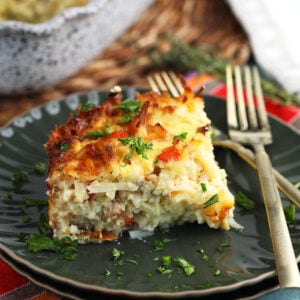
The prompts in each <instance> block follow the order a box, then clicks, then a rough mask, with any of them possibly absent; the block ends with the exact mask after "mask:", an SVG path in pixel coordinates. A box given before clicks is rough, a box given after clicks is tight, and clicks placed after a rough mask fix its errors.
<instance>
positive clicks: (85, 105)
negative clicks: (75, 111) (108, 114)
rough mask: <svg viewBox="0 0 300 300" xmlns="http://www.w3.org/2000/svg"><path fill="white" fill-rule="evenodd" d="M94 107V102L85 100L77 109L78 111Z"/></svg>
mask: <svg viewBox="0 0 300 300" xmlns="http://www.w3.org/2000/svg"><path fill="white" fill-rule="evenodd" d="M95 107H96V105H95V104H94V103H92V102H90V101H87V102H86V103H85V104H83V105H82V106H81V108H80V109H79V112H84V111H87V110H90V109H92V108H95Z"/></svg>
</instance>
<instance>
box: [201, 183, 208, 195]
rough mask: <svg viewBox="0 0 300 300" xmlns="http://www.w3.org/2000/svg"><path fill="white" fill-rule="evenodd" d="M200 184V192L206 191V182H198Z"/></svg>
mask: <svg viewBox="0 0 300 300" xmlns="http://www.w3.org/2000/svg"><path fill="white" fill-rule="evenodd" d="M200 185H201V189H202V192H203V193H204V192H206V191H207V187H206V184H205V183H200Z"/></svg>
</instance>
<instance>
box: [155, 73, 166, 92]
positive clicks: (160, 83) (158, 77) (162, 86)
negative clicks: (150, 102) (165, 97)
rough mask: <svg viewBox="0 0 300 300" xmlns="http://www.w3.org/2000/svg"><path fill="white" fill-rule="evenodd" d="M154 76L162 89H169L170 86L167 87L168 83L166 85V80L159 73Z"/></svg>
mask: <svg viewBox="0 0 300 300" xmlns="http://www.w3.org/2000/svg"><path fill="white" fill-rule="evenodd" d="M153 77H154V79H155V80H156V82H157V85H158V87H159V88H160V90H161V91H167V90H168V88H167V87H166V85H165V83H164V81H163V80H162V78H161V76H160V74H159V73H155V74H154V75H153Z"/></svg>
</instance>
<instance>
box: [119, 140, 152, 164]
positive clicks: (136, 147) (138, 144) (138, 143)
mask: <svg viewBox="0 0 300 300" xmlns="http://www.w3.org/2000/svg"><path fill="white" fill-rule="evenodd" d="M118 140H119V141H120V142H121V143H122V144H123V145H128V146H129V148H130V151H129V153H128V154H126V155H125V157H124V158H125V160H128V159H130V158H131V156H132V154H133V151H135V152H136V153H137V154H139V155H141V156H142V157H143V158H145V159H148V157H147V155H146V151H147V150H150V149H152V147H153V143H152V142H151V141H148V142H146V143H143V141H142V138H141V137H137V138H136V137H134V136H130V137H127V138H119V139H118Z"/></svg>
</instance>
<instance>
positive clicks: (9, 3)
mask: <svg viewBox="0 0 300 300" xmlns="http://www.w3.org/2000/svg"><path fill="white" fill-rule="evenodd" d="M88 2H89V0H0V21H7V20H15V21H21V22H27V23H42V22H45V21H47V20H49V19H51V18H53V17H54V16H56V15H57V14H59V13H61V12H62V11H63V10H65V9H67V8H70V7H74V6H84V5H86V4H87V3H88Z"/></svg>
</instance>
